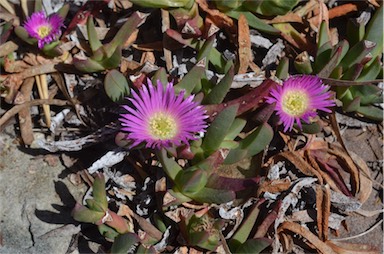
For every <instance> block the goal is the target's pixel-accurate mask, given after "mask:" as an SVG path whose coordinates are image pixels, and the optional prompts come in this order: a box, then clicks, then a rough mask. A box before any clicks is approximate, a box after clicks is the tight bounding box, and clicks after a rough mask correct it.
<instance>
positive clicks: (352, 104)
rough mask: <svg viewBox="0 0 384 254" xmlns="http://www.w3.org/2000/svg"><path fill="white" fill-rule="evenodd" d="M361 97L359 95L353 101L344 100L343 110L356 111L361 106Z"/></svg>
mask: <svg viewBox="0 0 384 254" xmlns="http://www.w3.org/2000/svg"><path fill="white" fill-rule="evenodd" d="M360 100H361V97H360V96H357V97H355V98H354V99H353V100H352V101H349V102H344V101H343V110H344V111H345V112H355V111H356V110H358V109H359V108H360Z"/></svg>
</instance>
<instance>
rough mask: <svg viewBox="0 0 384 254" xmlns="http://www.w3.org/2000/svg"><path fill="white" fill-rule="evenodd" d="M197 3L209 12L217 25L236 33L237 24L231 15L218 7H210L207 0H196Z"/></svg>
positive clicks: (209, 15)
mask: <svg viewBox="0 0 384 254" xmlns="http://www.w3.org/2000/svg"><path fill="white" fill-rule="evenodd" d="M196 3H197V4H198V5H199V7H200V9H202V10H203V11H204V12H206V13H207V14H208V17H209V18H210V20H212V21H213V23H215V25H216V26H217V27H219V28H224V29H226V30H228V31H229V32H230V34H236V26H235V24H234V22H233V20H232V19H231V18H230V17H228V16H227V15H225V14H224V13H222V12H220V11H219V10H217V9H210V8H209V6H208V4H207V1H206V0H196Z"/></svg>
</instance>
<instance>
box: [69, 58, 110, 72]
mask: <svg viewBox="0 0 384 254" xmlns="http://www.w3.org/2000/svg"><path fill="white" fill-rule="evenodd" d="M73 65H74V66H75V67H76V69H78V70H79V71H82V72H87V73H92V72H100V71H103V70H105V68H104V66H102V65H101V64H100V63H99V62H96V61H94V60H92V59H91V58H86V59H79V58H76V57H74V58H73Z"/></svg>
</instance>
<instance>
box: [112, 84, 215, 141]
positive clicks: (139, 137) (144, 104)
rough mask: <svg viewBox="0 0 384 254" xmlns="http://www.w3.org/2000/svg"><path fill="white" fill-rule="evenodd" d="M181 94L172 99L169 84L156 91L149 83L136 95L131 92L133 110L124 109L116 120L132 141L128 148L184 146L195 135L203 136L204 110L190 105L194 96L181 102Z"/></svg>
mask: <svg viewBox="0 0 384 254" xmlns="http://www.w3.org/2000/svg"><path fill="white" fill-rule="evenodd" d="M184 94H185V92H184V91H182V92H180V94H179V95H175V91H174V89H173V85H172V83H168V84H167V86H166V88H165V89H164V87H163V85H162V84H161V82H160V81H158V82H157V86H156V87H155V86H153V84H152V82H151V81H150V80H148V87H146V86H145V85H143V87H142V89H141V90H140V91H139V93H138V94H137V93H136V92H135V91H133V90H132V98H130V99H129V100H130V101H131V102H132V106H127V105H125V106H123V107H124V108H125V109H126V110H127V111H128V113H126V114H121V118H120V119H119V120H120V121H121V124H122V126H123V128H122V130H123V131H126V132H128V136H127V138H128V139H129V140H132V141H133V144H132V146H131V147H133V146H136V145H138V144H141V143H145V146H146V147H150V148H157V149H160V148H162V147H169V146H171V145H181V143H185V144H187V143H188V141H189V140H193V139H196V137H195V134H196V133H198V132H204V131H205V128H206V127H207V125H206V123H205V119H206V118H207V117H208V116H207V115H206V114H205V111H204V108H203V106H200V105H198V103H197V102H194V101H193V98H194V96H193V95H192V96H188V97H187V98H185V99H184Z"/></svg>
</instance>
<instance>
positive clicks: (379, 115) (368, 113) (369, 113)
mask: <svg viewBox="0 0 384 254" xmlns="http://www.w3.org/2000/svg"><path fill="white" fill-rule="evenodd" d="M357 112H358V113H360V114H362V115H363V116H365V117H367V118H369V119H372V120H375V121H383V110H382V109H381V108H378V107H374V106H360V107H359V109H358V110H357Z"/></svg>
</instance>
